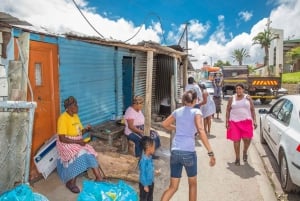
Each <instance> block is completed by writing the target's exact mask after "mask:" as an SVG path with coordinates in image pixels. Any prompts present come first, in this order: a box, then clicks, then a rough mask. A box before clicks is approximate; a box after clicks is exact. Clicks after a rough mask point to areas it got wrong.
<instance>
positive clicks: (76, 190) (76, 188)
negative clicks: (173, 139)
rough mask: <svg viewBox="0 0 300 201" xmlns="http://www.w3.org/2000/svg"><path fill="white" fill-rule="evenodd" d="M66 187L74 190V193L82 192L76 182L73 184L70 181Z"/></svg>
mask: <svg viewBox="0 0 300 201" xmlns="http://www.w3.org/2000/svg"><path fill="white" fill-rule="evenodd" d="M66 187H67V188H68V189H69V190H70V191H71V192H72V193H80V189H79V188H78V186H76V185H75V184H74V185H72V184H70V183H66Z"/></svg>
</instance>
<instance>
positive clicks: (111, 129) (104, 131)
mask: <svg viewBox="0 0 300 201" xmlns="http://www.w3.org/2000/svg"><path fill="white" fill-rule="evenodd" d="M124 128H125V126H124V125H121V124H118V123H117V122H116V121H107V122H105V123H102V124H100V125H97V126H94V127H93V129H92V131H91V137H97V138H101V139H105V140H107V141H108V144H109V146H112V144H113V140H114V139H116V138H117V137H119V136H120V135H124Z"/></svg>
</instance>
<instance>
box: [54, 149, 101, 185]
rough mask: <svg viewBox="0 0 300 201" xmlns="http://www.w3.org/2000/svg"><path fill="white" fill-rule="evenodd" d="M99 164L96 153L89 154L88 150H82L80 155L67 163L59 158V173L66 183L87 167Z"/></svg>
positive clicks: (94, 166)
mask: <svg viewBox="0 0 300 201" xmlns="http://www.w3.org/2000/svg"><path fill="white" fill-rule="evenodd" d="M98 166H99V165H98V161H97V160H96V157H95V156H94V155H92V154H89V153H87V152H86V151H82V152H80V154H79V155H78V157H76V158H75V159H74V160H73V161H72V162H70V163H68V164H67V165H66V163H65V162H62V161H61V160H60V159H58V160H57V174H58V176H59V177H60V179H61V180H62V181H63V182H64V183H67V181H69V180H70V179H73V178H75V177H77V176H78V175H79V174H81V173H83V172H84V171H86V170H87V169H89V168H97V167H98Z"/></svg>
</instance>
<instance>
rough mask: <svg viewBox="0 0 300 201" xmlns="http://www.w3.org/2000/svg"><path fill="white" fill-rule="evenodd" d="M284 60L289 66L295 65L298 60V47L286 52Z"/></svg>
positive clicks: (299, 51) (299, 48) (299, 56)
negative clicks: (285, 59)
mask: <svg viewBox="0 0 300 201" xmlns="http://www.w3.org/2000/svg"><path fill="white" fill-rule="evenodd" d="M286 58H287V59H288V62H289V63H290V64H294V63H297V60H298V59H300V47H295V48H292V49H291V50H290V51H288V52H287V53H286Z"/></svg>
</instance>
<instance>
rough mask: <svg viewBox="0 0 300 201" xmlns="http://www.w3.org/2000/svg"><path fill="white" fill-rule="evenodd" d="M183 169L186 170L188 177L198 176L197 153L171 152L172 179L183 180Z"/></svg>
mask: <svg viewBox="0 0 300 201" xmlns="http://www.w3.org/2000/svg"><path fill="white" fill-rule="evenodd" d="M182 167H184V168H185V171H186V174H187V176H188V177H194V176H196V175H197V155H196V152H190V151H179V150H173V151H172V152H171V161H170V168H171V177H173V178H181V174H182Z"/></svg>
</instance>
